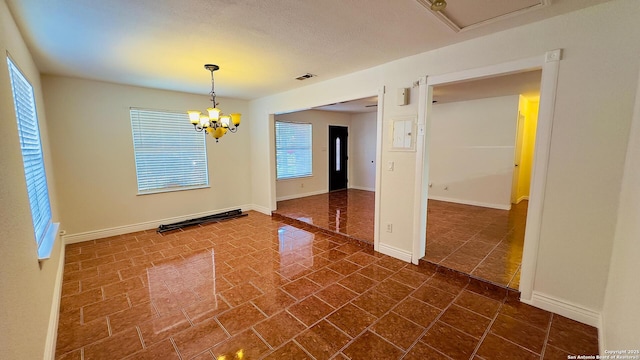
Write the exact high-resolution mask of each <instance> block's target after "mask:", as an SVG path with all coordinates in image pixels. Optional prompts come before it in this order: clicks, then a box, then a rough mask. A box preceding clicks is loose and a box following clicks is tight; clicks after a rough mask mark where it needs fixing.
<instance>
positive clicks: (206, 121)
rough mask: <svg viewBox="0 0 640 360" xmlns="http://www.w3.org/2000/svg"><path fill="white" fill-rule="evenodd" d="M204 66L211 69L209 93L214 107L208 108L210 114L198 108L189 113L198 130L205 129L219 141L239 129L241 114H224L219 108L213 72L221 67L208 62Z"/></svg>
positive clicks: (190, 119)
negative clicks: (229, 132)
mask: <svg viewBox="0 0 640 360" xmlns="http://www.w3.org/2000/svg"><path fill="white" fill-rule="evenodd" d="M204 68H205V69H207V70H209V71H211V92H210V93H209V95H211V104H212V107H210V108H208V109H207V113H208V114H209V115H205V114H203V113H201V112H200V111H196V110H189V111H187V114H189V121H191V124H193V127H194V128H195V129H196V131H198V132H201V131H203V130H204V131H206V132H207V133H208V134H210V135H211V136H213V137H214V138H215V139H216V142H218V139H220V138H221V137H223V136H224V134H226V133H227V132H228V131H231V132H232V133H234V132H236V131H238V126H240V116H241V115H240V114H238V113H233V114H229V115H223V113H222V111H221V110H220V109H218V108H217V106H218V103H217V102H216V91H215V83H214V81H213V72H214V71H216V70H218V69H220V67H219V66H218V65H213V64H206V65H205V66H204Z"/></svg>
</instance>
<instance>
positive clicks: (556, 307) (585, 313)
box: [521, 291, 602, 333]
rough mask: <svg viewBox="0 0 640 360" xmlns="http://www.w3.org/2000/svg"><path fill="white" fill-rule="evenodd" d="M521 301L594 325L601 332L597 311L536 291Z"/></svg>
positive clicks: (599, 317) (600, 318)
mask: <svg viewBox="0 0 640 360" xmlns="http://www.w3.org/2000/svg"><path fill="white" fill-rule="evenodd" d="M521 301H522V302H524V303H526V304H529V305H531V306H535V307H537V308H540V309H543V310H547V311H551V312H552V313H556V314H558V315H562V316H564V317H567V318H569V319H572V320H575V321H578V322H581V323H583V324H587V325H591V326H594V327H596V328H598V333H600V332H601V331H600V330H601V324H602V315H601V314H600V312H599V311H595V310H592V309H588V308H585V307H583V306H580V305H577V304H574V303H571V302H569V301H565V300H560V299H556V298H554V297H553V296H549V295H546V294H541V293H539V292H536V291H534V292H533V294H532V295H531V300H526V299H522V300H521Z"/></svg>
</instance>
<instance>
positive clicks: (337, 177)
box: [329, 126, 349, 191]
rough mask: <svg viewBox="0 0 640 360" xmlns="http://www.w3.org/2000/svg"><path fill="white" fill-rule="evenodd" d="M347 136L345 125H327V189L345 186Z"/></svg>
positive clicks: (332, 189)
mask: <svg viewBox="0 0 640 360" xmlns="http://www.w3.org/2000/svg"><path fill="white" fill-rule="evenodd" d="M347 136H348V131H347V128H346V127H345V126H329V191H334V190H342V189H346V188H347V160H348V159H349V157H348V156H347Z"/></svg>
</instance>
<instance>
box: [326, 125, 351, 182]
mask: <svg viewBox="0 0 640 360" xmlns="http://www.w3.org/2000/svg"><path fill="white" fill-rule="evenodd" d="M332 126H334V127H343V128H347V168H346V171H347V185H346V187H345V190H346V189H349V173H351V162H349V159H350V155H351V153H350V152H351V136H349V132H350V127H349V125H339V124H327V142H326V144H327V189H329V190H328V191H329V192H331V191H333V190H331V149H330V148H329V146H330V145H331V144H330V141H331V133H330V131H331V127H332Z"/></svg>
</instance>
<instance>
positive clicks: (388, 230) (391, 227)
mask: <svg viewBox="0 0 640 360" xmlns="http://www.w3.org/2000/svg"><path fill="white" fill-rule="evenodd" d="M387 232H388V233H392V232H393V224H387Z"/></svg>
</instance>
